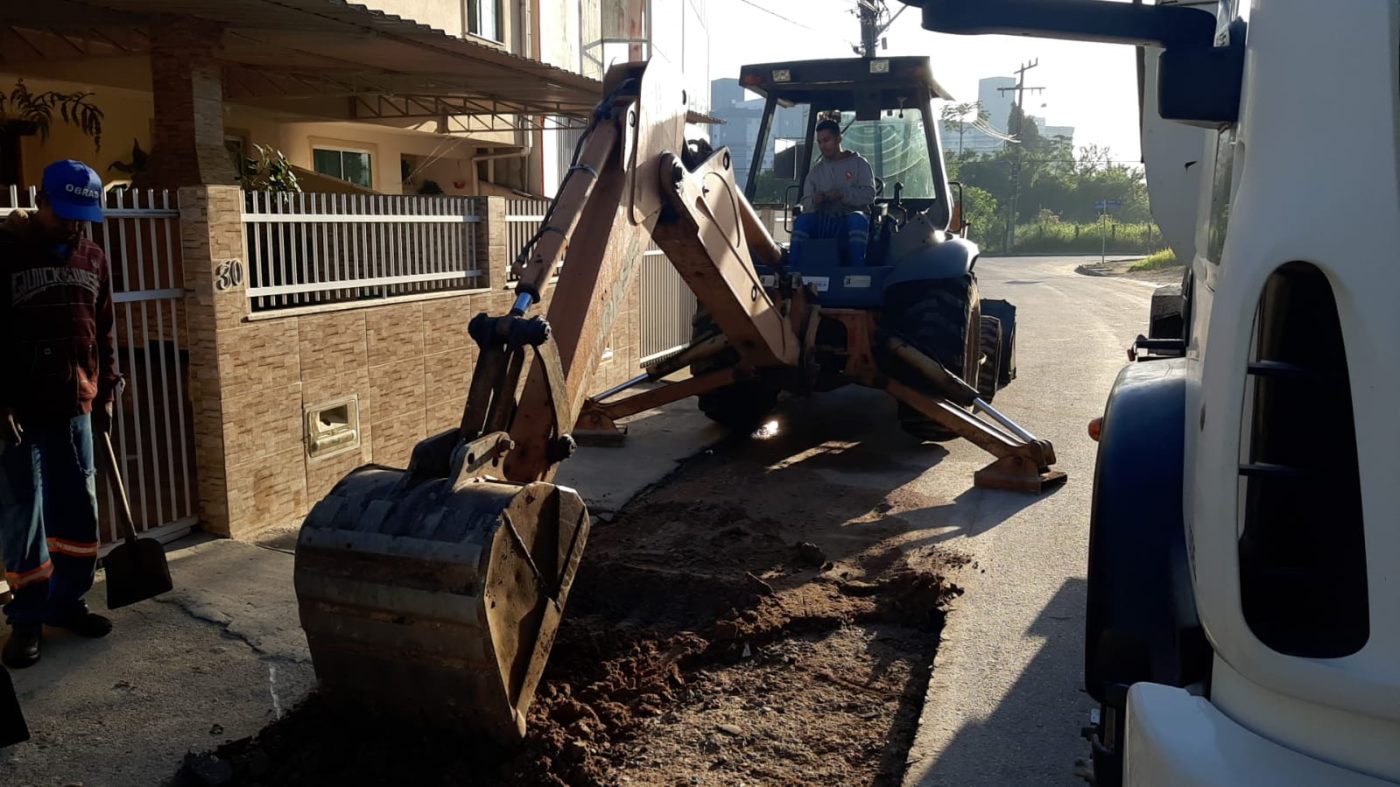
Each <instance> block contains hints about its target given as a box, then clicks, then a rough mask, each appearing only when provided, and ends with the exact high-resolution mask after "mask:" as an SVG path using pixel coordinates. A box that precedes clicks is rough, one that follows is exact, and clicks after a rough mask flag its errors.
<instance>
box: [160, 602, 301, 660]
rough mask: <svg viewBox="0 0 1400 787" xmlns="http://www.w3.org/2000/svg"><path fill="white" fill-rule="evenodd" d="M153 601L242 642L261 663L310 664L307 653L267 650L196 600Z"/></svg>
mask: <svg viewBox="0 0 1400 787" xmlns="http://www.w3.org/2000/svg"><path fill="white" fill-rule="evenodd" d="M155 601H158V602H160V603H161V604H165V605H168V606H172V607H176V608H178V609H179V610H181V611H182V612H184V613H185V614H186V615H188V616H189V617H191V618H193V619H195V620H198V621H200V622H201V623H208V624H210V625H212V626H215V627H217V628H218V629H219V630H220V632H221V633H222V634H223V635H224V637H225V638H227V639H232V640H237V641H238V642H242V643H243V644H244V645H247V646H248V648H249V649H250V650H252V651H253V653H254V654H256V655H257V656H258V658H259V659H260V660H262V661H272V662H281V663H287V664H310V663H311V656H310V654H309V653H307V654H306V655H304V656H293V655H288V654H287V653H285V652H279V651H277V650H270V649H268V648H267V647H266V646H265V643H264V642H263V641H262V640H261V639H257V638H255V637H253V636H250V635H248V634H246V633H244V632H242V631H239V630H236V629H235V628H234V622H235V621H234V619H233V617H232V616H230V615H227V614H225V613H223V612H219V611H217V610H214V611H208V610H210V608H209V607H207V606H206V605H202V604H200V603H199V602H198V601H197V600H195V599H192V598H190V597H189V596H186V595H181V594H178V593H177V594H172V595H170V596H168V597H157V598H156V599H155Z"/></svg>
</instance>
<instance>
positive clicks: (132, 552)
mask: <svg viewBox="0 0 1400 787" xmlns="http://www.w3.org/2000/svg"><path fill="white" fill-rule="evenodd" d="M102 565H103V566H105V567H106V569H107V609H118V608H120V607H125V606H127V605H128V604H135V603H136V602H138V601H145V600H146V599H149V598H155V597H156V596H159V595H160V594H162V593H166V592H169V591H170V590H172V589H173V588H174V587H175V585H174V583H173V582H171V581H170V564H169V563H168V562H166V559H165V549H164V547H162V546H161V545H160V542H159V541H156V540H155V539H154V538H128V539H126V540H125V541H123V542H122V543H120V544H118V545H117V546H116V547H114V548H113V549H112V551H111V552H109V553H107V557H105V558H103V559H102Z"/></svg>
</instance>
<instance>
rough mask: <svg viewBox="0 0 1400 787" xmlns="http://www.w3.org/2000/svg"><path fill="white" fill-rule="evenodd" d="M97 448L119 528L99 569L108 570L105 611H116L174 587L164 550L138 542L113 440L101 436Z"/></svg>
mask: <svg viewBox="0 0 1400 787" xmlns="http://www.w3.org/2000/svg"><path fill="white" fill-rule="evenodd" d="M101 443H102V444H101V445H100V446H99V447H98V453H99V454H100V456H99V457H98V459H99V460H100V461H101V462H102V464H103V466H104V469H105V470H106V472H107V481H108V483H110V484H111V485H112V492H113V495H114V496H115V497H116V499H117V521H118V523H120V524H121V530H122V538H123V539H124V540H123V541H122V543H120V544H117V545H116V546H115V547H113V549H112V551H111V552H108V553H107V557H104V558H102V565H103V566H104V567H106V569H107V609H117V608H119V607H124V606H126V605H128V604H135V603H136V602H138V601H145V600H146V599H148V598H155V597H156V596H159V595H160V594H162V593H165V592H167V591H169V590H171V589H173V588H174V587H175V585H174V583H172V582H171V581H170V564H169V563H167V562H166V560H165V548H164V547H162V546H161V545H160V542H159V541H157V540H155V539H154V538H137V537H136V526H135V525H133V524H132V523H131V501H129V500H128V499H127V497H126V485H125V484H123V483H122V477H121V473H119V472H117V454H116V452H115V451H113V450H112V436H111V435H110V434H108V433H106V432H103V433H102V440H101Z"/></svg>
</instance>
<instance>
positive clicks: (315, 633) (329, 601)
mask: <svg viewBox="0 0 1400 787" xmlns="http://www.w3.org/2000/svg"><path fill="white" fill-rule="evenodd" d="M491 437H492V438H495V439H496V441H497V443H499V444H500V445H501V446H503V448H502V450H501V451H499V452H496V453H492V452H491V451H490V449H489V448H488V449H487V450H481V448H480V446H481V444H482V441H476V442H473V443H465V444H464V443H462V442H461V441H460V440H459V438H458V433H457V432H455V431H454V432H448V433H445V434H442V435H438V436H436V437H433V438H429V439H428V440H425V441H424V442H422V443H420V444H419V445H418V447H417V448H416V449H415V450H414V457H413V461H412V463H411V464H410V466H409V469H408V470H406V471H405V470H394V469H390V468H386V467H380V466H374V465H371V466H367V467H362V468H360V469H359V470H356V471H354V472H353V473H351V474H350V475H348V476H346V477H345V478H344V479H342V480H341V481H340V483H339V484H337V485H336V486H335V488H334V489H333V490H332V491H331V493H330V494H329V495H328V496H327V497H326V498H325V499H323V500H322V501H321V502H320V503H318V504H317V505H316V507H315V508H314V509H312V511H311V513H310V514H309V515H308V517H307V519H306V522H305V524H304V526H303V527H302V530H301V535H300V539H299V541H298V544H297V551H296V569H295V578H296V592H297V599H298V603H299V606H300V612H301V623H302V628H303V629H305V631H306V636H307V642H308V644H309V645H310V648H311V657H312V661H313V663H314V664H315V668H316V677H317V679H318V681H319V683H320V686H321V691H322V693H323V695H324V696H325V697H326V699H327V700H329V701H331V702H332V703H337V704H342V705H352V706H355V707H359V708H367V709H369V710H370V711H372V712H377V713H383V714H386V715H388V716H390V717H393V718H399V719H405V720H409V721H411V722H419V723H422V724H425V725H431V726H443V727H451V728H455V729H462V730H466V731H474V732H480V733H484V734H486V735H488V736H490V737H491V738H494V739H496V740H497V741H500V742H502V743H505V744H512V743H517V742H519V741H520V740H521V739H522V738H523V737H524V734H525V718H526V712H527V711H528V709H529V707H530V703H531V701H532V700H533V699H534V693H535V688H536V686H538V684H539V680H540V675H541V673H542V672H543V671H544V665H545V661H546V659H547V657H548V655H549V651H550V647H551V645H552V644H553V642H554V635H555V632H556V630H557V628H558V625H559V620H560V617H561V615H562V612H563V608H564V603H565V601H566V600H567V598H568V593H569V588H570V586H571V585H572V584H573V579H574V574H575V571H576V569H577V567H578V562H579V558H580V556H581V555H582V554H583V549H584V543H585V541H586V540H587V537H588V525H589V519H588V512H587V511H586V510H585V507H584V504H583V501H582V499H580V498H579V496H578V494H577V493H576V492H575V491H574V490H572V489H569V488H566V487H562V486H556V485H554V484H549V483H530V484H511V483H501V482H498V481H494V480H491V477H490V474H489V473H487V472H484V471H485V470H489V469H491V468H493V467H499V465H500V461H501V457H502V456H503V455H504V452H505V451H506V450H509V445H510V442H509V439H508V438H507V437H506V436H505V435H503V434H502V435H493V436H491ZM486 442H487V443H488V444H489V443H490V442H491V440H490V439H488V440H487V441H486Z"/></svg>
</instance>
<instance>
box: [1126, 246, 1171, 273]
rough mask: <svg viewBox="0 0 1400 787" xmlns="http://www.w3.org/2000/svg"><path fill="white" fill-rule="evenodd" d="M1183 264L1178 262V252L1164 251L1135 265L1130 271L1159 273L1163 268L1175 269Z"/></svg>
mask: <svg viewBox="0 0 1400 787" xmlns="http://www.w3.org/2000/svg"><path fill="white" fill-rule="evenodd" d="M1180 264H1181V263H1179V262H1177V261H1176V252H1174V251H1172V250H1171V249H1164V250H1162V251H1159V252H1157V253H1156V254H1153V255H1152V256H1150V257H1144V258H1142V259H1140V260H1138V261H1137V262H1135V263H1133V264H1132V266H1130V267H1129V268H1128V270H1129V271H1132V272H1134V273H1140V272H1142V271H1159V270H1162V269H1163V268H1175V267H1177V266H1178V265H1180Z"/></svg>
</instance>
